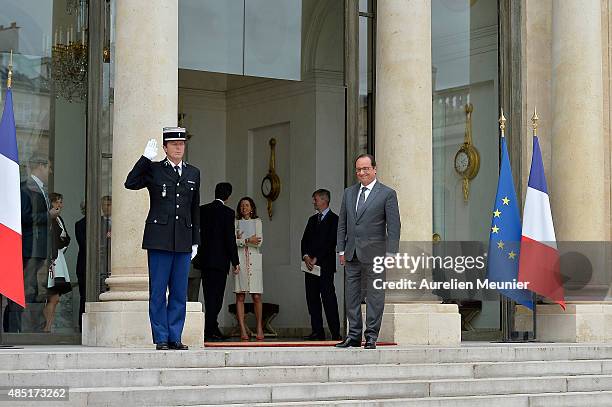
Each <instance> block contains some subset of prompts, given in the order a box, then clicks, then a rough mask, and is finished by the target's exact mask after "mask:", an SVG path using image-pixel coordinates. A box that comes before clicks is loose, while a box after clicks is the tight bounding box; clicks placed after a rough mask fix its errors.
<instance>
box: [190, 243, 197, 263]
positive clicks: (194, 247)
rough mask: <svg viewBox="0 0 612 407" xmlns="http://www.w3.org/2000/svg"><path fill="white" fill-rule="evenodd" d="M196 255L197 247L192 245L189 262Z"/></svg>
mask: <svg viewBox="0 0 612 407" xmlns="http://www.w3.org/2000/svg"><path fill="white" fill-rule="evenodd" d="M196 254H198V245H197V244H194V245H193V246H191V260H193V258H194V257H195V256H196Z"/></svg>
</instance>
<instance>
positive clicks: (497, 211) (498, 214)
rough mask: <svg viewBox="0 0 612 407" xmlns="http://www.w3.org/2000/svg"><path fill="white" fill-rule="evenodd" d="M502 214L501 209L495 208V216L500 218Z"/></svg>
mask: <svg viewBox="0 0 612 407" xmlns="http://www.w3.org/2000/svg"><path fill="white" fill-rule="evenodd" d="M500 215H501V212H500V211H499V209H497V208H495V212H493V216H494V217H496V218H499V216H500Z"/></svg>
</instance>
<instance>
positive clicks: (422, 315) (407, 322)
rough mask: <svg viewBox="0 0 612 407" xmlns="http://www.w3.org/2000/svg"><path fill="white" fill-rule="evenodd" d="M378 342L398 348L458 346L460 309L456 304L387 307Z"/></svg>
mask: <svg viewBox="0 0 612 407" xmlns="http://www.w3.org/2000/svg"><path fill="white" fill-rule="evenodd" d="M364 310H365V307H364ZM364 323H365V319H364ZM378 340H379V341H381V342H383V341H384V342H395V343H397V344H398V345H459V344H460V343H461V315H460V314H459V307H458V306H457V305H456V304H418V303H417V304H385V312H384V313H383V320H382V326H381V327H380V334H379V337H378Z"/></svg>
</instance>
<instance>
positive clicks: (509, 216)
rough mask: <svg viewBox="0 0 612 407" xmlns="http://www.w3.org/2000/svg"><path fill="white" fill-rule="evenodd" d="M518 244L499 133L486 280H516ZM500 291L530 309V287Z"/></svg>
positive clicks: (516, 212) (517, 216) (514, 206)
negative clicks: (499, 152)
mask: <svg viewBox="0 0 612 407" xmlns="http://www.w3.org/2000/svg"><path fill="white" fill-rule="evenodd" d="M520 248H521V217H520V212H519V208H518V202H517V200H516V191H515V190H514V183H513V182H512V169H511V168H510V159H509V158H508V148H507V147H506V138H505V137H502V159H501V169H500V171H499V181H498V182H497V195H496V196H495V205H494V206H493V216H492V218H491V230H490V232H489V254H488V269H487V278H488V279H489V281H495V282H498V283H504V282H507V283H509V284H508V285H511V283H513V282H517V281H518V269H519V252H520ZM499 291H500V292H501V293H502V294H503V295H505V296H506V297H508V298H510V299H512V300H514V301H516V302H518V303H519V304H523V305H524V306H526V307H528V308H530V309H533V298H532V294H531V292H530V291H528V290H518V289H500V290H499Z"/></svg>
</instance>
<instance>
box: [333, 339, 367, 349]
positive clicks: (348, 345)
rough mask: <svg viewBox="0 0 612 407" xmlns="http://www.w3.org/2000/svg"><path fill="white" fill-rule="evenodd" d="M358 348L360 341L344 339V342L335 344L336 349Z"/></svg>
mask: <svg viewBox="0 0 612 407" xmlns="http://www.w3.org/2000/svg"><path fill="white" fill-rule="evenodd" d="M360 346H361V342H360V341H358V340H356V339H351V338H346V339H345V340H344V341H342V342H340V343H337V344H336V348H351V347H352V348H359V347H360Z"/></svg>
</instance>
